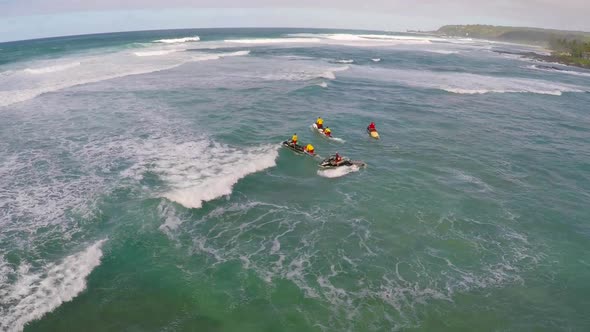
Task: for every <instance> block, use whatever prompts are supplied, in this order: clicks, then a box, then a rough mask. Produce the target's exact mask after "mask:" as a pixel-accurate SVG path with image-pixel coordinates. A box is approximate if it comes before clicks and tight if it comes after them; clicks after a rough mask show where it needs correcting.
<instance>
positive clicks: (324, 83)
mask: <svg viewBox="0 0 590 332" xmlns="http://www.w3.org/2000/svg"><path fill="white" fill-rule="evenodd" d="M318 86H321V87H322V88H327V87H328V83H326V82H322V83H319V84H318Z"/></svg>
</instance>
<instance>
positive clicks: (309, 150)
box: [305, 144, 313, 152]
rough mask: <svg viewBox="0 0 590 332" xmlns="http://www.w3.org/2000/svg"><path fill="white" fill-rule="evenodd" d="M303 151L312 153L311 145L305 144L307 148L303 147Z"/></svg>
mask: <svg viewBox="0 0 590 332" xmlns="http://www.w3.org/2000/svg"><path fill="white" fill-rule="evenodd" d="M305 149H306V150H307V151H308V152H313V145H311V144H307V146H306V147H305Z"/></svg>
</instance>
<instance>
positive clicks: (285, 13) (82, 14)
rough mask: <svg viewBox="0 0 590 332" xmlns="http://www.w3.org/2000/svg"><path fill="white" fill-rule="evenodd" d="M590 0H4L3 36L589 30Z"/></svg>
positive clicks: (0, 19) (0, 37)
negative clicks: (231, 30) (229, 30)
mask: <svg viewBox="0 0 590 332" xmlns="http://www.w3.org/2000/svg"><path fill="white" fill-rule="evenodd" d="M589 13H590V0H560V1H557V0H520V1H519V0H514V1H510V0H496V1H494V0H439V1H436V0H423V1H420V0H413V1H412V0H322V1H317V0H192V1H191V0H101V1H92V0H86V1H84V0H0V42H2V41H11V40H22V39H31V38H41V37H52V36H63V35H77V34H86V33H99V32H113V31H131V30H148V29H174V28H209V27H310V28H349V29H370V30H386V31H405V30H408V29H411V30H434V29H437V28H438V27H440V26H442V25H445V24H495V25H511V26H534V27H544V28H556V29H567V30H584V31H590V19H589V18H588V14H589Z"/></svg>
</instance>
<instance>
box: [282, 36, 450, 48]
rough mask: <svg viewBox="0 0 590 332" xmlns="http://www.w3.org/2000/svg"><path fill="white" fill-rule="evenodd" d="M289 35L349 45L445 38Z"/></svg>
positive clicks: (416, 41) (427, 40)
mask: <svg viewBox="0 0 590 332" xmlns="http://www.w3.org/2000/svg"><path fill="white" fill-rule="evenodd" d="M288 36H291V37H294V38H314V39H319V41H318V42H323V43H328V44H342V45H348V46H379V45H420V44H431V43H432V41H435V40H436V41H439V40H444V39H441V38H436V37H427V36H401V35H385V34H383V35H381V34H350V33H334V34H313V33H296V34H289V35H288Z"/></svg>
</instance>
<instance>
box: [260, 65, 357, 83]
mask: <svg viewBox="0 0 590 332" xmlns="http://www.w3.org/2000/svg"><path fill="white" fill-rule="evenodd" d="M348 69H350V66H343V67H325V66H297V67H281V68H278V69H277V70H274V71H273V72H272V73H271V74H267V75H262V76H261V77H262V78H263V79H265V80H286V81H308V80H313V79H318V78H320V79H327V80H334V79H336V73H338V72H342V71H346V70H348Z"/></svg>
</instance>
